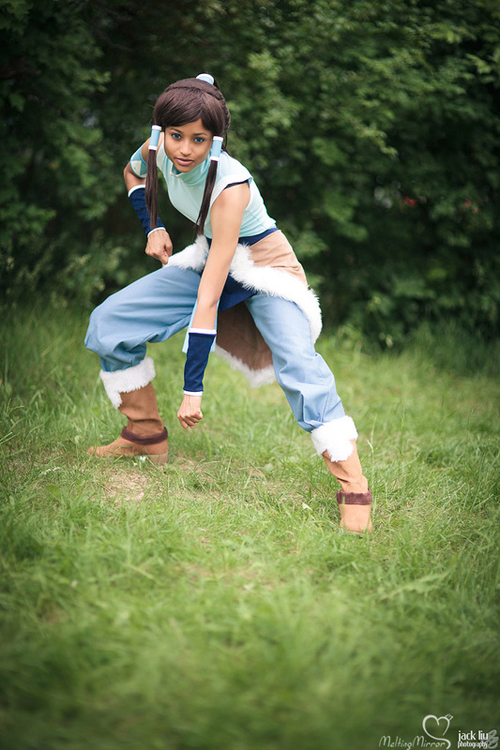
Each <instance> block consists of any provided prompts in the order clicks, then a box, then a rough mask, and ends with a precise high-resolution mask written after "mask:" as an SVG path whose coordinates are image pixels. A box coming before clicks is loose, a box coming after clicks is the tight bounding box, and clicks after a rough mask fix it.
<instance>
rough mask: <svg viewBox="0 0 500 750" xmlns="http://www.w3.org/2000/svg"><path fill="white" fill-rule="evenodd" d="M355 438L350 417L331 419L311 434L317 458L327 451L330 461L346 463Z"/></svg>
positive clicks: (354, 430)
mask: <svg viewBox="0 0 500 750" xmlns="http://www.w3.org/2000/svg"><path fill="white" fill-rule="evenodd" d="M357 437H358V432H357V430H356V426H355V424H354V421H353V420H352V418H351V417H341V418H340V419H333V420H332V421H331V422H327V423H326V424H322V425H321V427H316V429H315V430H313V431H312V432H311V438H312V441H313V445H314V447H315V448H316V452H317V454H318V456H321V455H323V453H324V452H325V451H328V455H329V456H330V459H331V460H332V461H347V459H348V458H349V456H350V455H351V453H352V451H353V447H352V443H351V440H356V439H357Z"/></svg>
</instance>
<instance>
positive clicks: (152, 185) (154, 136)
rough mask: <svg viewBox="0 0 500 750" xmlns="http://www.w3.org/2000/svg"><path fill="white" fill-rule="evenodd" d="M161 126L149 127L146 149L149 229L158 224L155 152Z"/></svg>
mask: <svg viewBox="0 0 500 750" xmlns="http://www.w3.org/2000/svg"><path fill="white" fill-rule="evenodd" d="M160 132H161V127H160V126H159V125H153V126H152V127H151V139H150V141H149V151H148V170H147V173H146V206H147V208H148V211H149V217H150V224H149V228H150V229H156V227H157V226H158V170H157V168H156V152H157V150H158V141H159V138H160Z"/></svg>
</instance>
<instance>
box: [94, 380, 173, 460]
mask: <svg viewBox="0 0 500 750" xmlns="http://www.w3.org/2000/svg"><path fill="white" fill-rule="evenodd" d="M120 398H121V403H120V405H119V407H118V408H119V409H120V411H121V412H122V414H124V415H125V416H126V417H127V418H128V423H127V426H126V427H124V428H123V430H122V432H121V435H120V437H119V438H117V439H116V440H114V441H113V442H112V443H110V444H109V445H104V446H94V447H92V448H89V450H88V451H87V452H88V453H89V454H90V455H92V456H97V457H99V458H118V457H120V456H147V457H148V458H149V459H150V460H151V461H153V462H154V463H157V464H164V463H166V462H167V460H168V441H167V438H168V432H167V430H166V428H165V427H164V426H163V422H162V421H161V417H160V415H159V412H158V404H157V401H156V393H155V389H154V387H153V384H152V383H148V385H146V386H144V388H138V389H137V390H135V391H130V393H120Z"/></svg>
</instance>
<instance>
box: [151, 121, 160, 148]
mask: <svg viewBox="0 0 500 750" xmlns="http://www.w3.org/2000/svg"><path fill="white" fill-rule="evenodd" d="M160 133H161V127H160V126H159V125H152V126H151V140H150V141H149V150H150V151H157V149H158V143H159V141H160Z"/></svg>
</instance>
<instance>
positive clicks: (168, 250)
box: [145, 229, 173, 265]
mask: <svg viewBox="0 0 500 750" xmlns="http://www.w3.org/2000/svg"><path fill="white" fill-rule="evenodd" d="M172 250H173V245H172V240H171V239H170V236H169V234H168V232H167V231H166V230H165V229H163V230H161V229H159V230H158V231H157V232H151V234H150V235H149V236H148V242H147V245H146V251H145V252H146V255H150V256H151V257H152V258H156V260H159V261H160V263H163V265H166V264H167V263H168V259H169V258H170V256H171V255H172Z"/></svg>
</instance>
